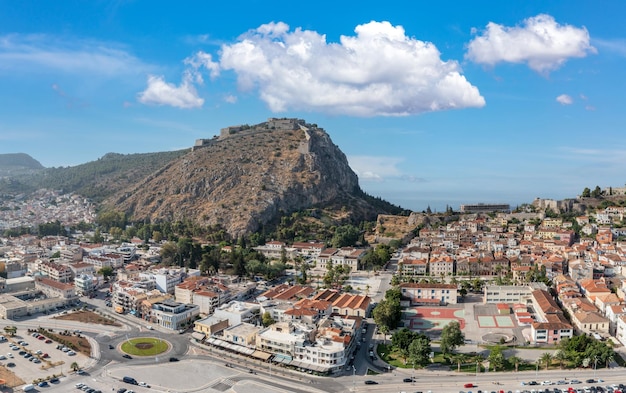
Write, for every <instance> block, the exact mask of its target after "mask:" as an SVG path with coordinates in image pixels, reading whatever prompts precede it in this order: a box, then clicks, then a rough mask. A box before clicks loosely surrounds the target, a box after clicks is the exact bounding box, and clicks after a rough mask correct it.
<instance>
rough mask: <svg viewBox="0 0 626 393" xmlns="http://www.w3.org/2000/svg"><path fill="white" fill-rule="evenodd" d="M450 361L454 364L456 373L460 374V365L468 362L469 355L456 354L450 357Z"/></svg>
mask: <svg viewBox="0 0 626 393" xmlns="http://www.w3.org/2000/svg"><path fill="white" fill-rule="evenodd" d="M452 360H453V361H454V362H455V363H456V365H457V368H456V371H457V372H458V373H460V372H461V365H462V364H464V363H465V362H467V361H468V360H469V355H468V354H466V353H456V354H454V355H452Z"/></svg>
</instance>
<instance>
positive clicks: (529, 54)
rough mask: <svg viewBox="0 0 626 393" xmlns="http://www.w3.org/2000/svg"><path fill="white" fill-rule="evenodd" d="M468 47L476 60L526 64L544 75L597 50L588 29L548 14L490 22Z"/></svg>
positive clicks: (469, 54) (469, 57) (489, 62)
mask: <svg viewBox="0 0 626 393" xmlns="http://www.w3.org/2000/svg"><path fill="white" fill-rule="evenodd" d="M467 49H468V50H467V53H466V56H465V57H466V58H467V59H468V60H470V61H473V62H475V63H479V64H486V65H490V66H493V65H495V64H497V63H501V62H507V63H525V64H528V66H529V67H530V68H531V69H532V70H534V71H537V72H539V73H542V74H547V73H549V72H550V71H553V70H556V69H558V68H559V67H561V66H562V65H563V64H564V63H565V62H566V61H567V60H568V59H570V58H581V57H585V56H587V55H588V54H590V53H596V49H595V48H594V47H593V46H591V44H590V43H589V32H588V31H587V29H586V28H584V27H581V28H578V27H574V26H571V25H561V24H559V23H557V22H556V21H555V20H554V18H553V17H552V16H550V15H546V14H540V15H537V16H535V17H532V18H528V19H525V20H523V21H522V23H521V25H518V26H514V27H508V26H503V25H499V24H497V23H493V22H489V23H488V24H487V27H486V29H485V31H483V32H481V33H480V34H478V35H477V36H476V38H474V39H473V40H471V41H470V43H469V44H468V47H467Z"/></svg>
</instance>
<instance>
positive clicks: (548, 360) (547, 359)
mask: <svg viewBox="0 0 626 393" xmlns="http://www.w3.org/2000/svg"><path fill="white" fill-rule="evenodd" d="M552 358H553V357H552V354H551V353H550V352H545V353H544V354H543V355H541V357H540V358H539V360H540V361H541V363H543V364H544V365H545V367H546V370H547V369H548V367H550V364H552Z"/></svg>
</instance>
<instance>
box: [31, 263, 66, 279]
mask: <svg viewBox="0 0 626 393" xmlns="http://www.w3.org/2000/svg"><path fill="white" fill-rule="evenodd" d="M37 266H38V269H39V271H40V272H41V273H43V274H44V275H46V276H48V278H50V279H52V280H55V281H58V282H70V281H72V277H73V273H72V269H71V268H70V267H69V266H68V265H63V264H60V263H56V262H51V261H45V260H39V263H37Z"/></svg>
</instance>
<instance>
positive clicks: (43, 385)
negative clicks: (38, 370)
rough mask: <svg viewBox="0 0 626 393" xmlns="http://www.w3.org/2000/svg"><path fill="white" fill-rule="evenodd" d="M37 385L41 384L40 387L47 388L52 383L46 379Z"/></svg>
mask: <svg viewBox="0 0 626 393" xmlns="http://www.w3.org/2000/svg"><path fill="white" fill-rule="evenodd" d="M37 386H39V387H40V388H47V387H48V386H50V385H48V382H46V381H41V382H39V383H38V384H37Z"/></svg>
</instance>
